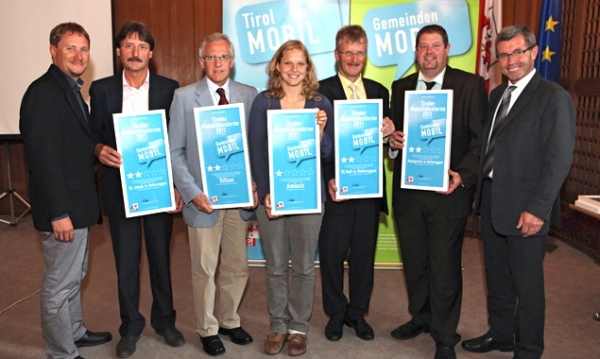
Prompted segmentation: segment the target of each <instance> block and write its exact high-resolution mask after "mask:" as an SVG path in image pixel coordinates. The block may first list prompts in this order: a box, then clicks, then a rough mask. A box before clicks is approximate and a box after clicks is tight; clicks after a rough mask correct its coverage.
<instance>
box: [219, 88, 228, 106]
mask: <svg viewBox="0 0 600 359" xmlns="http://www.w3.org/2000/svg"><path fill="white" fill-rule="evenodd" d="M217 93H218V94H219V106H221V105H229V101H227V97H225V90H223V88H222V87H219V88H218V89H217Z"/></svg>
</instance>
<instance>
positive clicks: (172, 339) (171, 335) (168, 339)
mask: <svg viewBox="0 0 600 359" xmlns="http://www.w3.org/2000/svg"><path fill="white" fill-rule="evenodd" d="M156 334H158V335H160V336H161V337H162V338H163V339H164V340H165V343H167V345H169V346H172V347H173V348H177V347H180V346H182V345H183V344H185V339H184V338H183V334H181V332H180V331H179V330H177V328H175V327H171V328H167V329H165V330H157V331H156Z"/></svg>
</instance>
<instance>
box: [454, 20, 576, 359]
mask: <svg viewBox="0 0 600 359" xmlns="http://www.w3.org/2000/svg"><path fill="white" fill-rule="evenodd" d="M538 51H539V49H538V46H537V45H536V41H535V35H533V33H532V32H531V30H529V29H528V28H527V27H525V26H522V25H513V26H508V27H506V28H504V29H502V31H500V33H499V34H498V37H497V38H496V57H497V58H498V61H499V65H500V68H501V70H502V73H503V74H504V76H506V77H507V78H508V81H507V82H506V83H504V84H502V85H500V86H498V87H496V88H495V89H494V91H492V93H491V96H490V104H491V107H490V109H491V110H490V114H489V116H488V118H487V122H486V125H485V127H484V131H483V134H484V135H483V146H482V148H481V162H480V166H479V181H478V185H477V188H478V191H477V192H478V193H477V196H476V199H475V212H476V213H478V214H481V232H482V235H483V252H484V259H485V273H486V279H487V289H488V297H487V298H488V316H489V319H488V324H489V325H490V329H489V331H488V332H487V333H485V334H484V335H482V336H480V337H477V338H474V339H470V340H465V341H464V342H463V343H462V347H463V348H464V349H465V350H468V351H471V352H478V353H485V352H489V351H492V350H500V351H511V350H513V348H514V352H515V356H514V357H515V358H518V359H537V358H540V357H541V356H542V352H543V350H544V308H545V296H544V266H543V260H544V252H545V249H546V234H548V231H549V229H550V224H551V223H553V222H555V221H557V220H559V217H560V196H559V191H560V187H561V186H562V184H563V181H564V180H565V178H566V177H567V174H568V173H569V169H570V168H571V161H572V160H573V149H574V148H575V109H574V106H573V100H572V99H571V95H570V94H569V93H568V92H567V91H565V90H564V89H563V88H562V87H560V86H559V85H557V84H555V83H553V82H550V81H547V80H546V79H544V78H542V77H541V76H540V75H539V74H538V73H537V72H536V70H535V67H534V63H535V58H536V56H538Z"/></svg>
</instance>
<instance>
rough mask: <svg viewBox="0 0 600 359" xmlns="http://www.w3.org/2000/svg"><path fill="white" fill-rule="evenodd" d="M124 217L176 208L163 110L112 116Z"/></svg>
mask: <svg viewBox="0 0 600 359" xmlns="http://www.w3.org/2000/svg"><path fill="white" fill-rule="evenodd" d="M113 124H114V127H115V139H116V142H117V151H118V152H119V153H120V154H121V157H122V160H123V163H122V164H121V166H119V171H120V174H121V187H122V188H121V189H122V191H123V202H124V206H125V217H127V218H131V217H139V216H145V215H149V214H154V213H161V212H168V211H173V210H175V208H176V203H175V193H174V185H173V172H172V170H171V154H170V150H169V136H168V133H167V121H166V115H165V110H152V111H144V112H135V113H115V114H113Z"/></svg>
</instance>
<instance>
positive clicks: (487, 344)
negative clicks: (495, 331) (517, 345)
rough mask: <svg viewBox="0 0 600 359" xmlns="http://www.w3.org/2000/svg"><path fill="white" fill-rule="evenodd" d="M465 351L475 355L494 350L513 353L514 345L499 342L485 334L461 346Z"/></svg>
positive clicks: (466, 341)
mask: <svg viewBox="0 0 600 359" xmlns="http://www.w3.org/2000/svg"><path fill="white" fill-rule="evenodd" d="M460 346H461V347H462V348H463V349H464V350H466V351H469V352H474V353H487V352H489V351H492V350H499V351H501V352H511V351H513V343H510V342H499V341H497V340H495V339H494V338H492V337H490V336H489V335H488V334H484V335H482V336H480V337H477V338H473V339H469V340H465V341H463V342H462V343H461V345H460Z"/></svg>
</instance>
